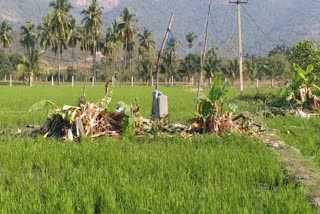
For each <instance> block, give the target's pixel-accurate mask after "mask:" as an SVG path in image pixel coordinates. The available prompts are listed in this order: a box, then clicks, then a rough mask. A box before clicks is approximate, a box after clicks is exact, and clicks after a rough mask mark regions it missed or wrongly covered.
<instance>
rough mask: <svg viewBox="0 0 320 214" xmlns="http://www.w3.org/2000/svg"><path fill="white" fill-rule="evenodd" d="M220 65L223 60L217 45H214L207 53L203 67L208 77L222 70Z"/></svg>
mask: <svg viewBox="0 0 320 214" xmlns="http://www.w3.org/2000/svg"><path fill="white" fill-rule="evenodd" d="M220 66H221V60H220V58H219V56H218V49H217V48H216V47H215V46H212V47H211V49H210V50H209V51H208V53H207V57H206V60H205V62H204V66H203V69H204V70H205V72H206V77H207V78H212V77H213V76H214V75H215V74H216V73H217V72H218V71H219V70H220Z"/></svg>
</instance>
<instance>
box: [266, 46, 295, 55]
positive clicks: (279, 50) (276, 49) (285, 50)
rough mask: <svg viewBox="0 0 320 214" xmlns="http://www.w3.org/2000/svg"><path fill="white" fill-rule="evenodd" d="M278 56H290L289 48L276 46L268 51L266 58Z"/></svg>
mask: <svg viewBox="0 0 320 214" xmlns="http://www.w3.org/2000/svg"><path fill="white" fill-rule="evenodd" d="M278 54H283V55H286V56H288V55H289V54H290V48H289V47H288V46H287V45H285V44H282V45H277V46H275V47H274V48H272V50H271V51H269V53H268V56H269V57H270V56H274V55H278Z"/></svg>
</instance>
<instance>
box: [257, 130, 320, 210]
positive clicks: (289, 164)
mask: <svg viewBox="0 0 320 214" xmlns="http://www.w3.org/2000/svg"><path fill="white" fill-rule="evenodd" d="M276 132H277V130H275V129H269V128H266V129H265V130H264V131H263V132H261V133H260V134H259V138H260V139H261V140H262V141H263V142H264V143H265V144H267V145H268V146H270V147H272V148H273V150H274V151H275V152H276V153H277V154H278V155H279V156H280V158H281V160H282V161H283V164H284V166H285V168H286V170H287V172H288V175H289V176H293V177H294V178H295V179H296V180H297V181H298V182H301V183H302V184H303V186H304V187H305V189H306V191H307V192H306V193H307V195H308V196H309V197H310V201H311V203H312V204H313V205H315V206H316V207H317V208H318V210H319V211H320V168H319V167H318V166H317V165H316V164H315V163H314V162H313V161H312V160H311V159H310V158H306V157H304V156H303V155H302V154H301V153H300V151H299V150H298V149H297V148H295V147H293V146H289V145H287V144H286V143H285V142H284V141H282V140H279V139H280V138H279V137H278V136H277V134H276Z"/></svg>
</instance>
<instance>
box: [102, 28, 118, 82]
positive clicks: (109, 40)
mask: <svg viewBox="0 0 320 214" xmlns="http://www.w3.org/2000/svg"><path fill="white" fill-rule="evenodd" d="M118 42H119V41H118V36H117V30H115V29H113V28H112V27H111V28H108V29H107V33H106V35H105V37H104V45H103V48H102V50H103V51H102V53H103V55H104V56H105V58H106V62H105V63H106V71H105V77H107V66H108V61H113V56H114V53H115V52H116V51H117V50H118V47H119V45H118V44H119V43H118ZM113 75H115V69H114V72H113Z"/></svg>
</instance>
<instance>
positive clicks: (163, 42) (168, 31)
mask: <svg viewBox="0 0 320 214" xmlns="http://www.w3.org/2000/svg"><path fill="white" fill-rule="evenodd" d="M173 16H174V14H173V13H171V17H170V20H169V23H168V27H167V30H166V33H165V35H164V38H163V41H162V45H161V49H160V51H159V53H158V59H157V64H156V89H158V86H159V63H160V58H161V55H162V52H163V49H164V46H165V44H166V42H167V39H168V36H169V33H170V28H171V25H172V21H173ZM151 78H152V77H151Z"/></svg>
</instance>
